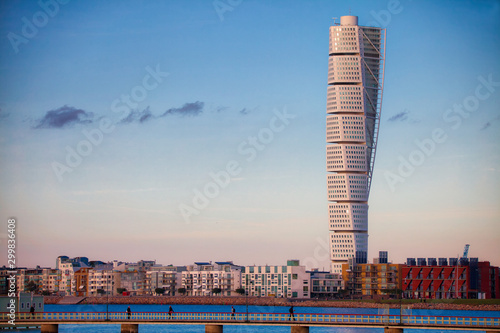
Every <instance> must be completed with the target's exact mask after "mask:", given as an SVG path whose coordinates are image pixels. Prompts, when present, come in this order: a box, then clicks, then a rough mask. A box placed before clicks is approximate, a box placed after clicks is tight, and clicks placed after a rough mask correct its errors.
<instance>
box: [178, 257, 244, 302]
mask: <svg viewBox="0 0 500 333" xmlns="http://www.w3.org/2000/svg"><path fill="white" fill-rule="evenodd" d="M186 269H187V270H186V271H183V272H182V288H185V289H186V294H187V295H189V296H206V295H212V294H213V292H212V290H213V289H221V293H220V295H222V296H231V295H236V294H237V293H236V289H239V288H241V270H242V268H241V266H237V265H234V264H233V262H232V261H227V262H215V264H212V263H211V262H197V263H195V264H194V265H190V266H187V267H186Z"/></svg>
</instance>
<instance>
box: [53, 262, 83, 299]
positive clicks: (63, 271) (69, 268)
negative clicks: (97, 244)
mask: <svg viewBox="0 0 500 333" xmlns="http://www.w3.org/2000/svg"><path fill="white" fill-rule="evenodd" d="M88 263H89V260H88V258H86V257H76V258H72V259H70V258H68V257H67V256H59V257H57V262H56V269H58V270H59V272H58V273H59V276H58V280H59V293H61V294H62V295H73V294H74V293H75V291H76V281H75V272H76V271H78V270H79V269H80V268H82V267H89V266H88Z"/></svg>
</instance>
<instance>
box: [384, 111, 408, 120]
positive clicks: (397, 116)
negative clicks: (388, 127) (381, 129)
mask: <svg viewBox="0 0 500 333" xmlns="http://www.w3.org/2000/svg"><path fill="white" fill-rule="evenodd" d="M408 113H409V111H408V110H404V111H403V112H400V113H398V114H395V115H394V116H392V117H391V118H389V119H388V121H405V120H406V119H408Z"/></svg>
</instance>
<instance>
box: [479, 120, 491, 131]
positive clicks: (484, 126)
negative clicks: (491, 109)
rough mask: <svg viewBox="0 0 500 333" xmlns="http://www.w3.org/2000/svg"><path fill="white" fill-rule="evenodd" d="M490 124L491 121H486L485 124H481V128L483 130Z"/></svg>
mask: <svg viewBox="0 0 500 333" xmlns="http://www.w3.org/2000/svg"><path fill="white" fill-rule="evenodd" d="M490 126H491V122H489V121H488V122H487V123H486V124H484V125H483V127H481V130H485V129H487V128H488V127H490Z"/></svg>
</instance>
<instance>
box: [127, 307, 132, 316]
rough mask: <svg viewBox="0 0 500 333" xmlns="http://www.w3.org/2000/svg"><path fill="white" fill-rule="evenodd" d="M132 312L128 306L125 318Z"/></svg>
mask: <svg viewBox="0 0 500 333" xmlns="http://www.w3.org/2000/svg"><path fill="white" fill-rule="evenodd" d="M131 314H132V310H130V306H129V307H128V308H127V319H130V315H131Z"/></svg>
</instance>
